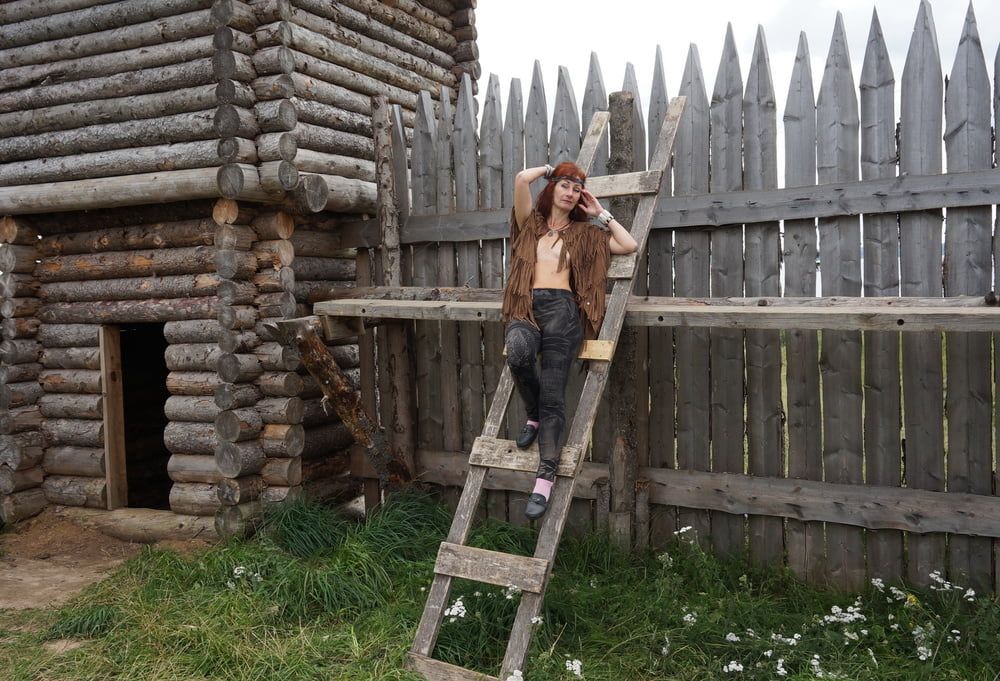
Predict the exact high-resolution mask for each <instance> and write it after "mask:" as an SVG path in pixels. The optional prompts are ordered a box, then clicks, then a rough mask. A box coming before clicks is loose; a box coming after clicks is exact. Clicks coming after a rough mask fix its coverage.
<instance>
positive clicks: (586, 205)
mask: <svg viewBox="0 0 1000 681" xmlns="http://www.w3.org/2000/svg"><path fill="white" fill-rule="evenodd" d="M580 208H582V209H583V212H584V213H586V214H587V215H589V216H590V217H592V218H596V217H597V216H598V215H600V214H601V213H603V212H604V206H602V205H601V202H600V201H598V200H597V197H596V196H594V195H593V194H591V193H590V192H589V191H587V190H586V189H584V190H583V191H582V192H581V193H580Z"/></svg>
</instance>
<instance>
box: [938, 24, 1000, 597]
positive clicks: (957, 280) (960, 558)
mask: <svg viewBox="0 0 1000 681" xmlns="http://www.w3.org/2000/svg"><path fill="white" fill-rule="evenodd" d="M945 119H946V127H945V134H944V140H945V150H946V153H947V155H948V169H949V170H959V171H968V170H979V169H984V168H989V167H991V165H992V158H991V157H992V148H991V144H990V143H991V141H992V135H991V129H990V78H989V74H988V73H987V71H986V59H985V57H984V56H983V48H982V44H981V42H980V39H979V30H978V28H977V26H976V15H975V13H974V12H973V9H972V5H969V9H968V12H967V14H966V17H965V25H964V28H963V30H962V37H961V38H960V39H959V43H958V53H957V54H956V56H955V63H954V65H953V66H952V70H951V79H950V81H949V84H948V97H947V98H946V100H945ZM992 216H993V209H992V207H991V206H984V207H981V208H959V209H953V210H949V211H948V223H947V230H946V232H945V242H944V293H945V295H948V296H954V295H963V294H966V295H967V294H974V293H980V292H982V291H985V290H987V289H989V288H990V285H991V283H992V282H991V278H990V267H991V265H992V262H990V246H991V232H992V229H991V224H990V223H991V220H992ZM990 342H991V339H990V336H989V334H956V333H949V334H947V336H946V337H945V348H946V355H945V359H946V362H947V364H946V370H947V377H948V392H947V396H946V403H945V413H946V418H947V421H948V432H947V438H948V450H947V451H948V491H949V492H972V493H975V494H990V493H991V491H992V485H991V484H990V478H991V474H992V468H993V466H992V461H991V456H990V449H991V447H992V432H991V414H990V410H991V404H990V402H991V400H992V397H993V392H992V391H993V387H992V385H991V381H990V354H991V348H990ZM992 550H993V547H992V542H991V541H990V540H989V539H984V538H973V537H950V538H949V539H948V576H949V579H951V580H954V581H955V583H956V584H965V585H968V586H971V587H972V588H974V589H975V590H976V591H978V592H982V591H985V590H987V589H989V588H991V587H992V583H993V575H992V570H991V569H990V564H991V560H990V559H991V557H992V556H991V554H992Z"/></svg>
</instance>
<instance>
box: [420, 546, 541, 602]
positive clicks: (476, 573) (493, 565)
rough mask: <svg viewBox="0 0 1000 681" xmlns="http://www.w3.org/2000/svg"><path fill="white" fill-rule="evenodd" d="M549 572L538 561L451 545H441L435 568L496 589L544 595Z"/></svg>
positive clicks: (536, 559) (440, 572) (446, 573)
mask: <svg viewBox="0 0 1000 681" xmlns="http://www.w3.org/2000/svg"><path fill="white" fill-rule="evenodd" d="M548 568H549V565H548V562H547V561H544V560H540V559H538V558H530V557H528V556H516V555H513V554H510V553H500V552H499V551H487V550H485V549H477V548H473V547H471V546H461V545H459V544H450V543H448V542H442V543H441V548H440V549H438V556H437V562H436V563H435V564H434V572H437V573H439V574H445V575H449V576H451V577H459V578H461V579H471V580H473V581H476V582H482V583H484V584H494V585H496V586H506V587H511V586H513V587H517V588H518V589H521V590H522V591H528V592H531V593H541V592H542V588H543V587H544V585H545V573H546V571H547V570H548Z"/></svg>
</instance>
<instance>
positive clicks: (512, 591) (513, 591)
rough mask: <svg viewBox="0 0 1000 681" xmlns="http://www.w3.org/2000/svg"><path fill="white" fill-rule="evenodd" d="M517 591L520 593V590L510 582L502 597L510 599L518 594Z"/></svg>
mask: <svg viewBox="0 0 1000 681" xmlns="http://www.w3.org/2000/svg"><path fill="white" fill-rule="evenodd" d="M519 593H521V590H520V589H519V588H517V587H516V586H514V585H513V584H512V585H510V586H508V587H507V588H506V589H505V590H504V592H503V595H504V598H506V599H507V600H508V601H510V600H513V599H514V596H516V595H518V594H519Z"/></svg>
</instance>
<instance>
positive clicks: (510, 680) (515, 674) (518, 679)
mask: <svg viewBox="0 0 1000 681" xmlns="http://www.w3.org/2000/svg"><path fill="white" fill-rule="evenodd" d="M504 681H524V676H522V675H521V670H520V669H515V670H514V671H512V672H511V673H510V676H508V677H507V678H506V679H504Z"/></svg>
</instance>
